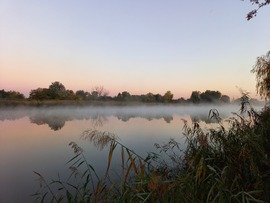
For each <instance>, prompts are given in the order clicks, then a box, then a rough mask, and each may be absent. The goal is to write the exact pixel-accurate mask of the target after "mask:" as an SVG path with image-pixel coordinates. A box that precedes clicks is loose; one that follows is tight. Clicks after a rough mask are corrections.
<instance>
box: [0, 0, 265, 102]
mask: <svg viewBox="0 0 270 203" xmlns="http://www.w3.org/2000/svg"><path fill="white" fill-rule="evenodd" d="M252 9H254V7H253V6H252V5H251V4H250V3H249V1H241V0H223V1H220V0H219V1H217V0H204V1H202V0H195V1H183V0H168V1H165V0H88V1H83V0H78V1H72V0H46V1H45V0H44V1H42V0H39V1H36V0H24V1H21V0H0V89H6V90H17V91H21V92H23V93H25V94H28V93H29V91H30V90H31V89H36V88H38V87H48V86H49V85H50V84H51V82H54V81H60V82H62V83H63V84H64V85H65V86H66V88H67V89H72V90H74V91H76V90H79V89H83V90H87V91H91V89H92V88H93V87H94V86H99V85H102V86H104V87H105V88H106V89H108V90H109V92H110V95H112V96H114V95H116V94H117V93H118V92H122V91H129V92H130V93H131V94H145V93H148V92H152V93H160V94H164V93H165V92H166V91H167V90H171V92H172V93H173V94H174V95H175V97H176V98H179V97H182V96H183V97H185V98H187V97H189V96H190V94H191V91H193V90H199V91H205V90H207V89H210V90H219V91H221V92H222V93H224V94H228V95H229V96H231V97H237V96H239V95H240V94H239V90H238V89H237V87H239V88H242V89H244V90H247V91H249V92H251V93H252V96H255V95H256V94H255V76H254V75H253V74H251V73H250V70H251V68H252V66H253V65H254V63H255V60H256V57H257V56H260V55H262V54H265V53H266V52H267V51H268V50H269V49H270V22H269V20H270V7H265V8H264V9H261V10H260V12H259V13H258V15H257V17H255V18H254V19H252V20H251V21H247V20H246V18H245V17H246V14H247V13H248V12H249V11H250V10H252Z"/></svg>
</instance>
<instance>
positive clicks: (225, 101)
mask: <svg viewBox="0 0 270 203" xmlns="http://www.w3.org/2000/svg"><path fill="white" fill-rule="evenodd" d="M230 100H231V99H230V97H229V96H228V95H222V96H221V97H220V101H222V102H223V103H230Z"/></svg>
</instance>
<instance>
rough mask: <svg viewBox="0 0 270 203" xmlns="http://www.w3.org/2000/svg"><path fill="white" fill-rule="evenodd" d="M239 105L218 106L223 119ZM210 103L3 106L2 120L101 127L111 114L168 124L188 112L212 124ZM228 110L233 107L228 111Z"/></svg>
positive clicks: (54, 127)
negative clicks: (76, 122)
mask: <svg viewBox="0 0 270 203" xmlns="http://www.w3.org/2000/svg"><path fill="white" fill-rule="evenodd" d="M237 108H238V107H236V106H231V105H228V106H218V107H217V109H218V111H219V112H220V116H221V117H222V118H227V117H229V116H230V112H232V111H234V110H235V112H237V110H238V109H237ZM210 109H211V106H184V107H183V106H137V107H47V108H45V107H42V108H24V109H0V120H1V121H4V120H16V119H20V118H23V117H28V118H29V119H30V122H31V123H34V124H37V125H48V126H49V128H50V129H51V130H54V131H58V130H60V129H62V128H63V127H64V126H65V124H66V122H67V121H73V120H91V122H92V126H93V127H102V126H103V125H104V124H105V123H106V122H107V121H108V117H110V116H113V117H116V118H117V119H118V120H119V121H123V122H127V121H129V120H130V119H134V118H143V119H146V120H147V121H152V120H154V119H163V120H164V121H165V122H166V123H168V124H169V123H171V122H172V121H173V115H179V116H185V115H189V116H190V118H191V120H192V121H193V122H205V123H213V122H216V121H215V120H213V119H212V120H209V118H208V113H209V110H210ZM228 109H231V110H230V111H228Z"/></svg>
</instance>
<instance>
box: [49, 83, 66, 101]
mask: <svg viewBox="0 0 270 203" xmlns="http://www.w3.org/2000/svg"><path fill="white" fill-rule="evenodd" d="M49 94H50V98H51V99H65V96H66V88H65V86H64V85H63V84H62V83H60V82H58V81H56V82H53V83H52V84H51V85H50V86H49Z"/></svg>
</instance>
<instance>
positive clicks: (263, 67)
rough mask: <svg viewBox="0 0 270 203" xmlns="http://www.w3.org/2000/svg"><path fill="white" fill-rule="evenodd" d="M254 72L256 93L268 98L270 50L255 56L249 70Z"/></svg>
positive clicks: (269, 88) (269, 87)
mask: <svg viewBox="0 0 270 203" xmlns="http://www.w3.org/2000/svg"><path fill="white" fill-rule="evenodd" d="M251 72H252V73H255V74H256V82H257V83H256V89H257V93H259V95H260V96H261V97H262V98H264V99H265V100H269V99H270V51H268V52H267V53H266V54H265V55H262V56H260V57H258V58H257V61H256V64H255V65H254V67H253V69H252V70H251Z"/></svg>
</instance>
